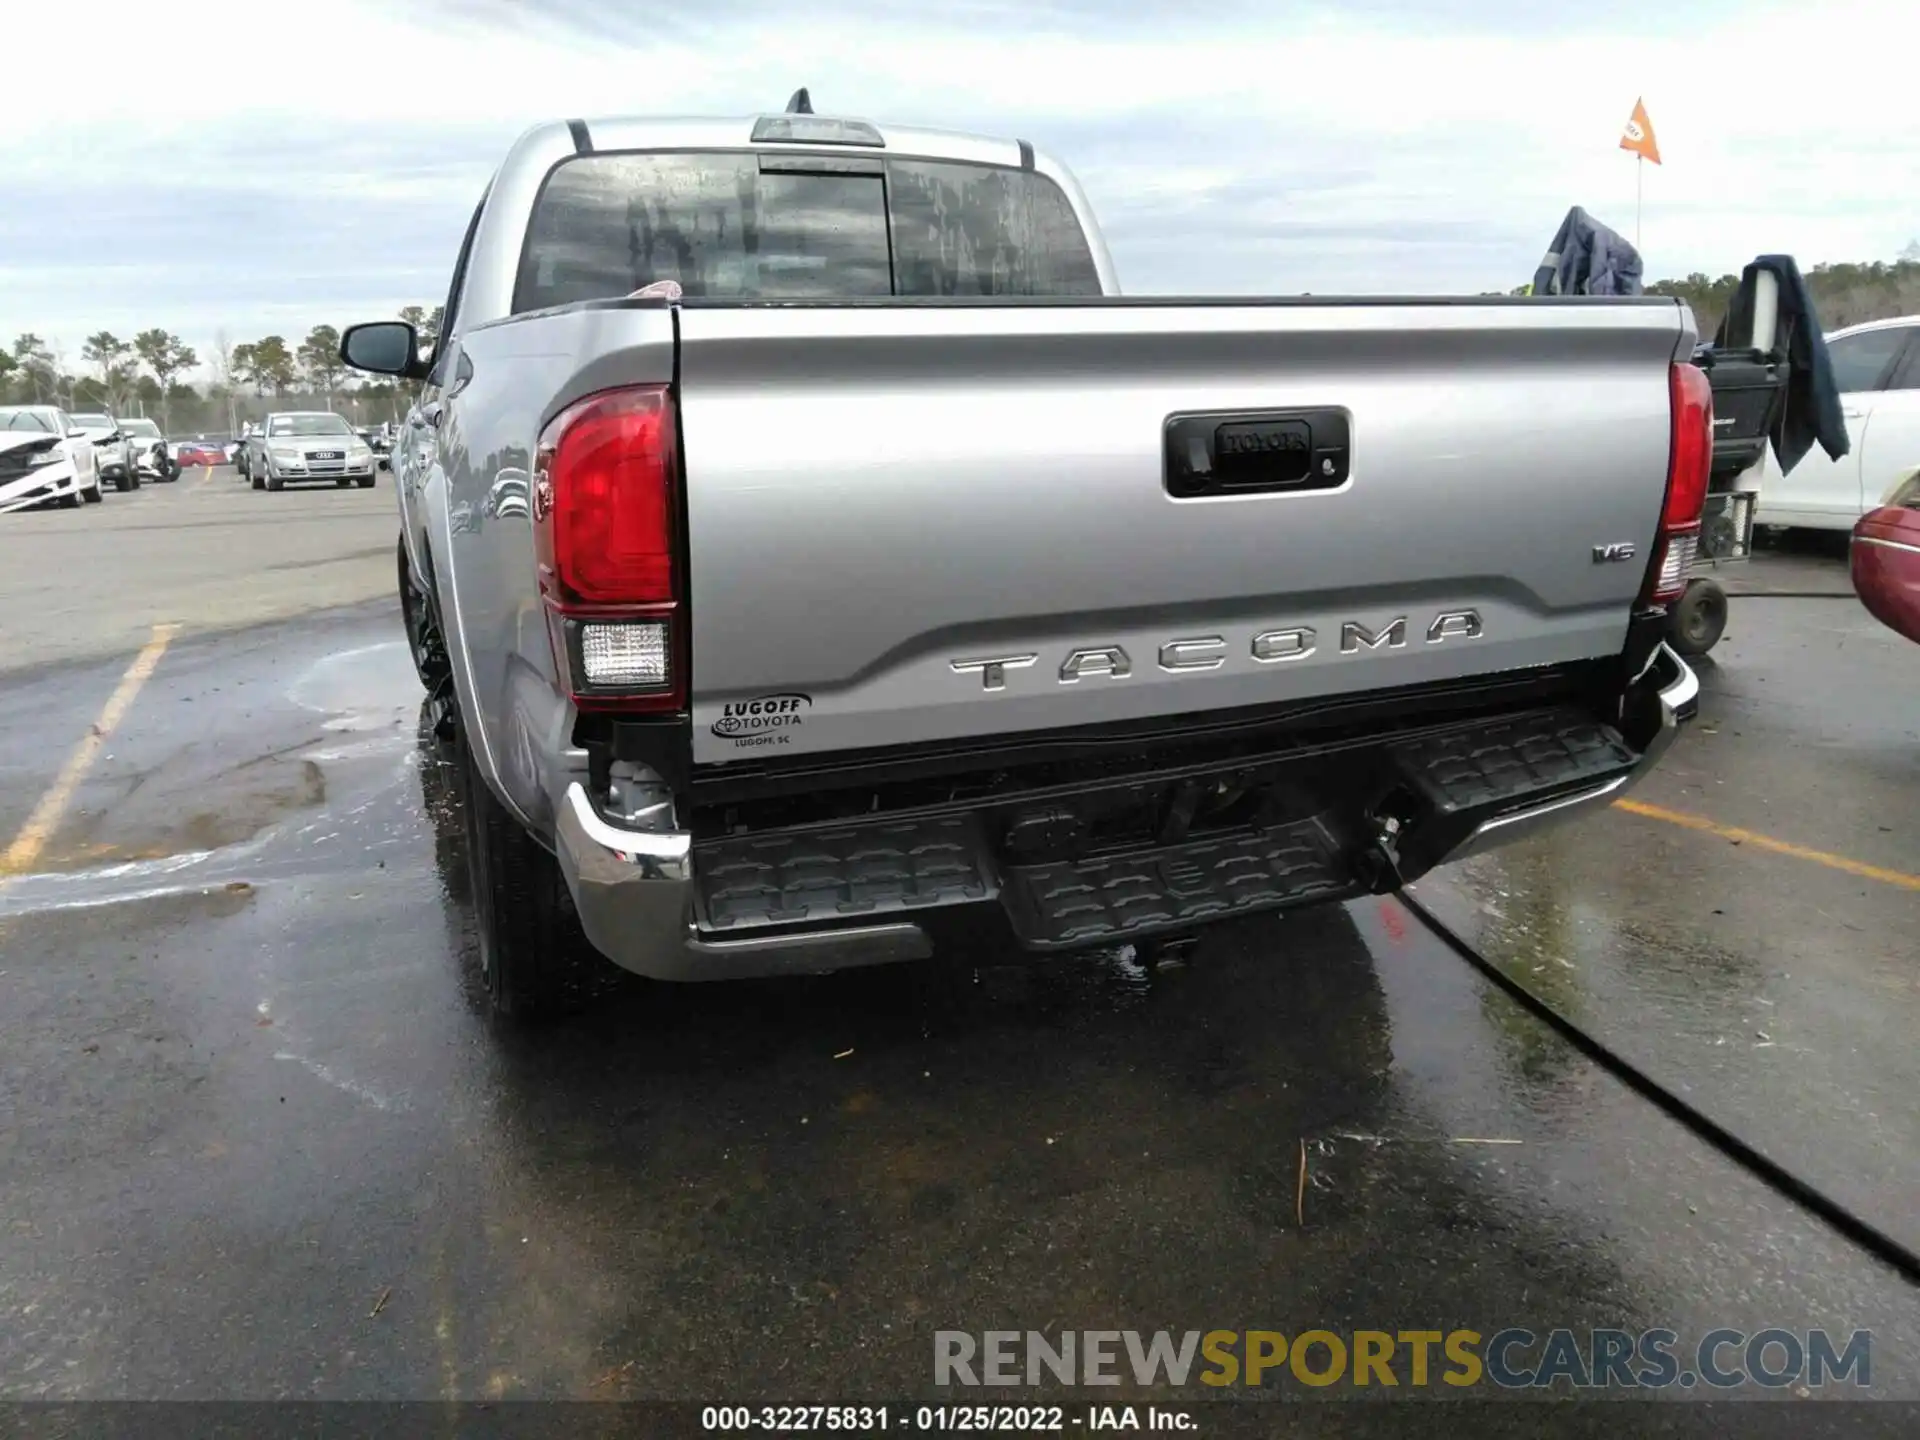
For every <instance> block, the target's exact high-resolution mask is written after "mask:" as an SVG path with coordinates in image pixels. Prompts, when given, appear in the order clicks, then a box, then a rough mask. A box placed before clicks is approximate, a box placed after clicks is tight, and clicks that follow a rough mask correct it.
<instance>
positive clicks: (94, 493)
mask: <svg viewBox="0 0 1920 1440" xmlns="http://www.w3.org/2000/svg"><path fill="white" fill-rule="evenodd" d="M80 498H81V499H82V500H84V501H86V502H87V504H89V505H98V504H99V503H100V482H99V481H98V480H96V481H94V482H93V484H92V486H91V487H89V488H88V489H85V490H82V491H81V492H80Z"/></svg>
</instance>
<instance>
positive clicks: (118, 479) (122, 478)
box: [113, 474, 133, 495]
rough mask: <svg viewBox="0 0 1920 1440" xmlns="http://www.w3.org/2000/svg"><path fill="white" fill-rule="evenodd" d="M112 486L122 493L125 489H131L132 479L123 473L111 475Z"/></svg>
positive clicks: (125, 491) (124, 492)
mask: <svg viewBox="0 0 1920 1440" xmlns="http://www.w3.org/2000/svg"><path fill="white" fill-rule="evenodd" d="M113 488H114V489H116V490H118V491H119V492H120V493H121V494H122V495H124V494H126V493H127V491H129V490H131V489H133V481H132V480H130V479H129V478H128V477H127V476H126V475H125V474H120V475H116V476H114V477H113Z"/></svg>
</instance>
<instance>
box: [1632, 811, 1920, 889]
mask: <svg viewBox="0 0 1920 1440" xmlns="http://www.w3.org/2000/svg"><path fill="white" fill-rule="evenodd" d="M1614 804H1615V806H1616V807H1617V808H1619V809H1621V810H1625V811H1628V812H1629V813H1631V814H1634V815H1643V816H1645V817H1646V818H1647V819H1649V820H1664V821H1666V823H1667V824H1669V825H1678V826H1681V827H1682V828H1683V829H1687V830H1698V831H1699V832H1700V833H1701V834H1703V835H1717V836H1718V837H1719V838H1720V839H1722V840H1730V841H1732V842H1733V843H1734V844H1736V845H1751V846H1753V848H1754V849H1756V850H1769V851H1772V852H1773V853H1774V854H1775V855H1791V856H1792V857H1793V858H1794V859H1796V860H1811V861H1812V862H1813V863H1814V864H1815V865H1824V866H1826V867H1827V868H1828V869H1829V870H1842V871H1845V872H1846V873H1847V874H1849V875H1858V876H1860V877H1861V878H1862V879H1863V880H1878V881H1879V882H1880V883H1881V884H1883V885H1898V886H1899V887H1900V888H1901V889H1902V890H1920V875H1908V874H1906V873H1904V872H1902V871H1899V870H1887V869H1884V868H1882V867H1881V866H1879V865H1869V864H1867V863H1866V862H1865V861H1864V860H1850V859H1848V858H1847V857H1846V856H1845V855H1834V854H1831V853H1829V852H1828V851H1825V850H1812V849H1809V848H1808V847H1807V846H1805V845H1795V844H1793V843H1792V842H1791V841H1788V840H1776V839H1774V838H1773V836H1771V835H1762V834H1761V833H1760V832H1759V831H1758V830H1742V829H1741V828H1740V827H1739V826H1737V825H1722V824H1720V823H1719V822H1718V821H1715V820H1709V819H1707V818H1706V817H1705V816H1702V815H1689V814H1687V813H1685V812H1684V811H1681V810H1666V809H1663V808H1661V807H1660V806H1658V805H1647V804H1644V803H1642V802H1641V801H1639V800H1616V801H1615V802H1614Z"/></svg>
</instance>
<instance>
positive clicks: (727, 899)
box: [694, 818, 995, 933]
mask: <svg viewBox="0 0 1920 1440" xmlns="http://www.w3.org/2000/svg"><path fill="white" fill-rule="evenodd" d="M984 853H985V852H984V850H983V849H982V847H981V845H980V843H979V832H978V830H977V828H976V827H975V825H974V824H973V822H972V821H971V820H969V819H965V818H959V819H937V820H921V821H914V822H908V823H903V824H897V825H885V824H880V825H853V826H847V827H845V828H843V829H833V830H814V831H807V832H803V833H801V834H798V835H772V836H763V837H758V838H753V839H744V840H714V841H709V842H705V843H702V844H698V845H695V846H694V862H695V863H694V873H695V874H696V875H697V876H698V877H699V894H698V902H697V903H698V907H699V921H700V927H701V929H703V930H708V931H712V932H715V933H727V932H739V931H742V930H751V929H755V928H758V927H762V926H769V925H789V924H799V923H806V922H809V921H812V922H816V923H817V922H820V921H826V920H840V921H846V920H866V919H876V918H882V917H887V916H896V915H900V914H902V913H905V912H912V911H917V910H923V909H926V908H928V907H930V906H934V905H950V904H956V903H960V902H964V901H969V900H986V899H990V898H991V897H992V896H993V895H994V893H995V886H994V884H993V880H992V873H993V872H992V869H991V867H990V866H989V865H988V864H987V863H986V861H985V859H984Z"/></svg>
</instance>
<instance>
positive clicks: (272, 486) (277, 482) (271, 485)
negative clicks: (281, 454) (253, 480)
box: [267, 470, 287, 490]
mask: <svg viewBox="0 0 1920 1440" xmlns="http://www.w3.org/2000/svg"><path fill="white" fill-rule="evenodd" d="M286 483H287V482H286V481H284V480H282V479H281V478H280V477H279V476H278V475H276V474H274V473H273V472H272V471H271V470H269V471H268V472H267V489H269V490H278V489H279V488H280V487H281V486H282V485H284V484H286Z"/></svg>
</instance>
